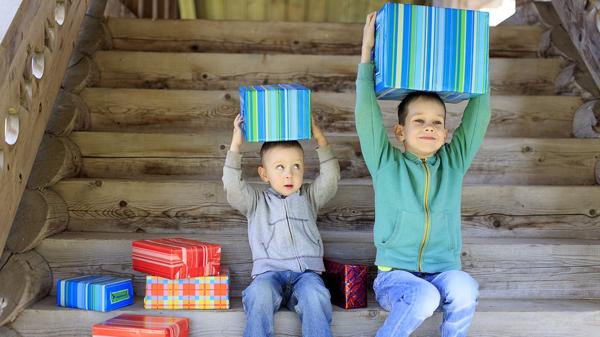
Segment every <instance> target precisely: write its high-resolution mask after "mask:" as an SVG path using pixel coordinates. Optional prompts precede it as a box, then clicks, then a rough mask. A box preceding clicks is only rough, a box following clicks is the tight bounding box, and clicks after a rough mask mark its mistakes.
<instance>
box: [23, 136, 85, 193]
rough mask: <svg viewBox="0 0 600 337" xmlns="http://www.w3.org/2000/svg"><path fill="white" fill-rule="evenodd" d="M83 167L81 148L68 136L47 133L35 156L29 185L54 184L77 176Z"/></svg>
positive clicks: (41, 186)
mask: <svg viewBox="0 0 600 337" xmlns="http://www.w3.org/2000/svg"><path fill="white" fill-rule="evenodd" d="M80 168H81V154H80V153H79V148H78V147H77V145H75V144H74V143H73V142H72V141H71V140H70V139H69V138H67V137H56V136H53V135H49V134H46V135H44V138H43V139H42V144H40V148H39V151H38V154H37V156H36V158H35V164H34V166H33V169H32V171H31V175H30V176H29V181H28V183H27V187H28V188H31V189H35V188H46V187H48V186H52V185H54V184H56V183H57V182H59V181H60V180H62V179H64V178H69V177H73V176H76V175H77V173H79V169H80Z"/></svg>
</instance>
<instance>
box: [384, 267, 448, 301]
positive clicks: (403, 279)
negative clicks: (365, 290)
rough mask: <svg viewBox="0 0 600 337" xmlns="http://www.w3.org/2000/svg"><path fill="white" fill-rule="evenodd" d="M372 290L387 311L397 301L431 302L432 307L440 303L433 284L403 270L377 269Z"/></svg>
mask: <svg viewBox="0 0 600 337" xmlns="http://www.w3.org/2000/svg"><path fill="white" fill-rule="evenodd" d="M373 290H374V291H375V298H376V299H377V302H378V303H379V305H380V306H381V307H382V308H383V309H385V310H387V311H391V310H392V308H393V306H394V304H396V303H397V302H404V303H407V304H411V303H412V302H415V301H416V302H421V303H431V305H432V306H434V309H435V307H436V306H437V305H438V304H439V303H440V293H439V291H438V290H437V289H436V287H435V286H433V285H432V284H431V283H429V282H428V281H427V280H424V279H422V278H420V277H417V276H415V275H413V274H412V273H409V272H407V271H404V270H392V271H385V272H384V271H379V272H378V273H377V277H376V278H375V282H374V283H373Z"/></svg>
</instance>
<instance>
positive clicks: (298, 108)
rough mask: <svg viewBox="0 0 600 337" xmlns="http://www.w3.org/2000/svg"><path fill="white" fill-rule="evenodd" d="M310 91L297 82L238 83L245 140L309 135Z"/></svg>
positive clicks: (298, 138)
mask: <svg viewBox="0 0 600 337" xmlns="http://www.w3.org/2000/svg"><path fill="white" fill-rule="evenodd" d="M310 95H311V94H310V90H309V89H308V88H306V87H303V86H301V85H299V84H274V85H254V86H247V87H240V105H241V107H240V111H241V114H242V117H243V118H244V125H243V130H244V135H245V139H246V141H247V142H270V141H282V140H300V139H310V137H311V127H310V125H311V120H310Z"/></svg>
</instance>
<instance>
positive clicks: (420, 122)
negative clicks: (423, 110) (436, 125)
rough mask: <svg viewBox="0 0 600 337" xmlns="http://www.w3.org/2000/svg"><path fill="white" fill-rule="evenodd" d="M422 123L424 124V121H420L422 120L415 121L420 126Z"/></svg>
mask: <svg viewBox="0 0 600 337" xmlns="http://www.w3.org/2000/svg"><path fill="white" fill-rule="evenodd" d="M424 122H425V121H424V120H422V119H415V123H419V124H422V123H424Z"/></svg>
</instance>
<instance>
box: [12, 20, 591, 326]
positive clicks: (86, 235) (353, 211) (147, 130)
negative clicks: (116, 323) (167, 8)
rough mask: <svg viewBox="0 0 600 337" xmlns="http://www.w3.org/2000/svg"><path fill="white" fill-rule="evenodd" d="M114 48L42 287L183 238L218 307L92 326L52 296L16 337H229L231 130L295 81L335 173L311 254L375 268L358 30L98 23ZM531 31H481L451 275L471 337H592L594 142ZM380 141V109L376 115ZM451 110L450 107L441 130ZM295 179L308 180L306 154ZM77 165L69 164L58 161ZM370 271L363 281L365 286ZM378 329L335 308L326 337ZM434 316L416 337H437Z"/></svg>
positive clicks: (242, 266) (48, 243)
mask: <svg viewBox="0 0 600 337" xmlns="http://www.w3.org/2000/svg"><path fill="white" fill-rule="evenodd" d="M107 26H108V31H109V32H110V38H111V39H110V41H111V42H112V49H109V50H101V51H98V52H96V53H95V55H93V59H92V62H91V63H90V64H89V68H90V69H91V70H90V71H91V73H90V74H91V75H90V76H89V78H90V80H89V83H90V84H91V85H90V86H89V87H87V88H85V89H84V90H83V91H81V92H80V94H79V96H80V98H81V100H82V103H83V104H84V106H85V109H84V110H87V111H88V113H89V116H88V119H87V123H84V124H85V125H86V126H85V127H83V128H80V129H79V130H76V131H75V132H73V133H71V134H70V136H69V140H70V141H71V142H72V143H74V144H75V145H76V147H77V148H78V149H79V152H80V155H81V163H80V164H78V165H80V167H81V169H80V171H79V175H78V176H76V177H72V178H69V179H64V180H62V181H60V182H58V183H57V184H56V185H53V186H52V190H54V191H55V192H57V193H58V195H59V196H60V197H61V198H62V199H63V200H64V201H65V203H66V205H67V209H68V211H69V224H68V229H67V231H65V232H63V233H61V234H57V235H54V236H51V237H49V238H47V239H45V240H44V241H43V242H42V244H41V245H40V246H38V248H37V252H38V253H39V254H40V255H41V256H43V257H44V259H46V260H47V261H48V263H49V265H50V267H51V270H52V273H53V277H54V281H56V279H58V278H62V277H68V276H75V275H80V274H83V273H108V274H115V275H122V276H128V277H129V276H130V277H133V278H134V286H135V291H136V294H137V295H138V296H143V294H144V275H142V274H141V273H138V272H134V271H133V270H132V269H131V241H132V240H137V239H145V238H154V237H161V236H185V237H188V238H193V239H201V240H205V241H211V242H216V243H220V244H222V245H223V263H224V264H225V265H228V266H229V268H230V271H231V289H232V291H231V295H232V296H233V301H232V303H233V304H232V309H231V310H229V311H225V312H218V311H158V312H157V311H145V310H144V309H143V303H142V299H141V297H139V298H138V299H137V301H136V304H135V306H133V307H127V308H123V309H122V310H117V311H116V312H110V313H98V312H91V311H83V310H73V309H64V308H59V307H56V306H55V304H54V301H55V299H54V297H53V296H54V294H55V291H54V290H53V291H52V293H51V296H49V297H48V298H46V299H44V300H42V301H40V302H38V303H36V304H34V305H32V306H31V307H30V308H28V309H26V310H25V311H24V312H23V313H22V314H21V315H20V317H19V318H18V319H17V320H16V321H15V322H13V323H12V328H13V329H14V330H16V331H18V332H19V333H20V334H21V335H22V336H23V337H29V336H31V337H33V336H36V337H41V336H49V337H54V336H56V337H58V336H89V335H90V334H91V329H90V327H91V326H92V325H93V324H94V323H97V322H100V321H102V320H104V319H107V318H110V317H112V316H115V315H116V314H118V313H123V312H135V313H149V314H155V313H160V314H168V315H176V316H187V317H190V318H191V324H192V327H191V336H195V337H199V336H241V333H242V331H243V327H244V324H245V318H244V312H243V309H242V308H241V301H240V299H239V295H240V292H241V290H242V289H244V287H245V286H247V284H248V283H249V282H250V268H251V258H250V249H249V246H248V242H247V235H246V222H245V219H244V218H243V217H242V216H241V215H240V214H238V213H237V212H236V211H234V210H233V209H232V208H231V207H230V206H229V205H228V203H227V201H226V198H225V194H224V192H223V187H222V183H221V180H220V178H221V173H222V165H223V161H224V157H225V154H226V151H227V149H228V148H229V141H230V137H231V124H232V121H233V118H234V116H235V115H236V113H237V111H238V110H239V98H238V94H237V88H238V87H239V86H240V85H244V84H256V83H280V82H300V83H302V84H304V85H307V86H308V87H310V88H312V89H313V90H314V91H315V92H314V96H313V112H314V114H315V115H316V116H317V121H318V123H319V124H320V125H321V126H322V128H323V129H324V130H325V131H326V132H327V134H328V139H329V141H330V142H331V143H332V144H333V147H334V149H335V152H336V154H337V156H338V158H339V159H340V166H341V173H342V181H341V182H340V187H339V191H338V193H337V195H336V197H335V198H334V199H333V200H332V201H331V202H330V203H329V204H328V205H327V206H326V207H325V208H324V209H323V210H322V211H321V212H320V216H319V228H320V230H321V233H322V236H323V239H324V241H325V250H326V253H325V255H326V256H328V257H335V258H338V259H342V260H348V261H358V262H362V263H366V264H369V265H372V264H373V260H374V254H375V248H374V246H373V242H372V224H373V220H374V207H373V200H374V198H373V191H372V185H371V180H370V177H369V174H368V172H367V169H366V167H365V164H364V162H363V161H362V155H361V152H360V147H359V143H358V138H357V136H356V132H355V127H354V116H353V113H354V112H353V110H354V81H355V77H356V67H357V63H358V62H359V57H358V55H359V49H360V45H359V44H360V41H361V31H362V25H358V24H330V23H323V24H314V23H313V24H311V23H261V22H254V23H251V22H218V21H202V20H193V21H151V20H136V19H109V20H108V22H107ZM541 34H542V29H541V28H540V27H539V26H504V27H502V26H501V27H499V28H494V29H492V33H491V56H492V59H491V62H490V67H491V68H490V74H491V86H492V110H493V112H492V122H491V125H490V127H489V131H488V133H487V138H486V140H485V142H484V144H483V146H482V148H481V150H480V152H479V154H478V155H477V158H476V159H475V161H474V163H473V165H472V167H471V169H470V171H469V172H468V174H467V177H466V179H465V182H466V185H465V187H464V189H463V210H462V211H463V236H464V247H463V253H462V259H463V268H464V269H465V270H466V271H468V272H469V273H471V274H472V275H473V276H474V277H475V279H477V280H478V281H479V283H480V285H481V300H480V305H479V307H478V311H477V314H476V317H475V320H474V323H473V326H472V328H471V334H470V335H471V336H488V337H500V336H502V337H507V336H508V337H549V336H590V337H591V336H599V334H600V333H599V331H600V220H599V219H600V187H598V186H597V185H596V179H597V172H598V171H597V165H598V161H599V160H600V139H576V138H571V134H572V131H571V130H572V121H573V116H574V113H575V111H576V110H577V109H578V108H579V107H580V106H581V105H582V104H583V101H582V99H581V98H579V97H577V96H567V95H559V94H558V93H559V92H560V88H557V86H556V78H557V76H558V75H559V74H560V72H561V69H562V67H564V66H565V61H564V60H563V59H561V58H540V57H538V56H537V55H538V53H537V51H538V42H539V41H540V37H541ZM380 103H381V106H382V109H383V110H384V120H385V124H386V127H387V128H388V129H389V130H391V128H392V127H393V125H394V123H395V120H396V117H395V113H394V110H395V104H396V103H394V102H380ZM464 106H465V103H462V104H457V105H449V106H448V109H449V115H448V124H449V126H450V128H451V129H454V128H456V126H457V125H458V124H459V122H460V118H461V112H462V109H463V108H464ZM305 145H306V146H307V148H308V150H307V151H306V161H307V167H308V170H307V174H306V175H307V178H309V179H310V178H312V177H314V175H315V174H316V171H317V164H318V161H317V158H316V153H315V152H314V151H313V150H312V148H313V147H314V144H312V143H310V144H308V143H307V144H305ZM243 151H244V152H245V154H244V163H243V167H244V172H245V174H246V177H250V179H249V180H252V177H255V175H256V174H255V172H256V166H257V165H258V163H259V158H258V146H257V145H256V144H245V145H244V147H243ZM73 157H74V158H79V156H78V155H77V156H73ZM373 273H374V269H373V268H371V276H373ZM386 317H387V313H386V312H385V311H383V310H382V309H381V308H380V307H379V306H378V305H377V303H375V302H374V301H372V300H371V301H370V303H369V307H368V308H366V309H358V310H350V311H344V310H341V309H339V308H336V309H335V313H334V321H333V330H334V334H335V335H336V336H348V337H350V336H353V337H354V336H356V337H358V336H373V335H374V334H375V331H376V330H377V329H378V327H379V326H380V325H381V323H382V322H383V321H384V320H385V318H386ZM440 320H441V314H439V313H436V314H435V318H434V319H430V320H428V321H426V323H425V324H424V325H423V326H422V327H421V328H419V330H418V331H417V332H416V333H415V336H432V335H438V334H439V333H438V325H439V322H440ZM276 332H277V335H278V336H299V334H300V326H299V321H298V319H297V317H296V315H295V314H294V313H291V312H289V311H281V312H279V313H278V314H277V315H276Z"/></svg>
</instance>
